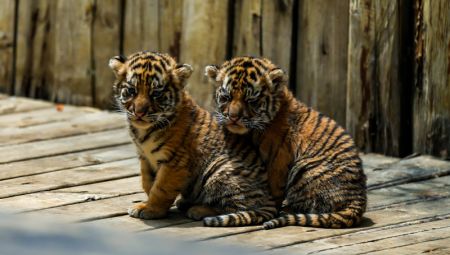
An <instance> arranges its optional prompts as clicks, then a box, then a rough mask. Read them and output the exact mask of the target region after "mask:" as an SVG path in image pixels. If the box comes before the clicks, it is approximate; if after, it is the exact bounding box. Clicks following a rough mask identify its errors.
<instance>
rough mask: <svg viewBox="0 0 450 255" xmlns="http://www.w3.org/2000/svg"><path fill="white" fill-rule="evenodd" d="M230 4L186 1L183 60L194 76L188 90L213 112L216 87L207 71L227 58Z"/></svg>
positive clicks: (200, 0)
mask: <svg viewBox="0 0 450 255" xmlns="http://www.w3.org/2000/svg"><path fill="white" fill-rule="evenodd" d="M227 13H228V1H212V0H208V1H204V0H185V1H184V5H183V33H182V42H181V48H182V52H181V57H180V60H181V61H182V62H184V63H188V64H191V65H192V66H193V68H194V73H193V74H192V76H191V78H190V79H189V81H188V85H187V89H188V90H189V92H190V93H191V94H192V95H193V97H194V99H195V100H196V101H197V103H199V104H200V105H201V106H203V107H206V108H207V109H208V110H212V97H213V90H214V88H213V87H212V86H210V85H209V84H208V83H207V79H206V77H205V76H204V72H203V70H204V68H205V66H206V65H208V64H217V63H221V62H222V61H224V59H225V57H226V42H227V32H226V31H227Z"/></svg>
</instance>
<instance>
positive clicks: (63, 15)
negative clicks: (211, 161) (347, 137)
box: [0, 0, 450, 158]
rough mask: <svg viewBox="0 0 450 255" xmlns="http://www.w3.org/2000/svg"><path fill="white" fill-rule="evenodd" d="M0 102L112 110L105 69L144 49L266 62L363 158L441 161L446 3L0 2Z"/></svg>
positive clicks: (446, 120)
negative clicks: (420, 156) (4, 98)
mask: <svg viewBox="0 0 450 255" xmlns="http://www.w3.org/2000/svg"><path fill="white" fill-rule="evenodd" d="M0 3H1V7H0V52H1V55H0V92H6V93H10V94H15V95H20V96H29V97H36V98H44V99H47V100H51V101H57V102H64V103H71V104H77V105H93V106H97V107H101V108H109V107H111V85H112V80H113V76H112V74H111V72H110V70H109V69H108V67H107V61H108V59H109V58H110V57H111V56H113V55H117V54H119V53H123V54H130V53H132V52H135V51H138V50H142V49H149V50H157V51H162V52H168V53H170V54H171V55H173V56H175V57H176V58H177V59H179V60H180V61H182V62H186V63H190V64H192V65H193V66H194V68H195V72H194V74H193V77H192V78H191V79H190V82H189V85H188V88H189V90H190V91H191V93H192V94H193V95H194V97H195V98H196V99H197V100H198V102H200V103H201V104H202V105H204V106H206V107H211V97H212V89H213V88H212V87H211V86H209V85H208V84H207V82H206V79H205V78H204V77H203V68H204V66H205V65H206V64H211V63H217V64H218V63H221V62H222V61H223V60H225V59H228V58H230V57H232V56H237V55H256V56H261V55H262V56H265V57H268V58H270V59H272V60H273V61H274V62H275V63H277V64H278V65H279V66H281V67H282V68H284V69H285V70H287V71H288V72H289V73H290V85H291V88H292V89H293V90H294V91H295V92H296V94H297V96H298V98H299V99H300V100H303V101H305V102H306V103H308V104H309V105H312V106H313V107H315V108H317V109H319V110H320V111H322V112H324V113H325V114H327V115H330V116H331V117H333V118H335V119H336V120H337V121H338V122H339V123H341V124H342V125H344V126H346V127H347V129H348V130H349V132H350V133H351V134H352V135H353V137H354V138H355V140H356V142H357V144H358V145H359V146H360V148H361V149H362V150H363V151H375V152H383V153H386V154H389V155H399V156H405V155H409V154H411V153H413V152H419V153H427V154H434V155H438V156H441V157H445V158H448V157H449V151H450V1H448V0H404V1H402V0H303V1H295V0H220V1H219V0H216V1H213V0H57V1H55V0H0Z"/></svg>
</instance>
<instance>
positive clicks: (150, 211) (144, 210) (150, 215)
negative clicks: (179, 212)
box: [128, 203, 167, 220]
mask: <svg viewBox="0 0 450 255" xmlns="http://www.w3.org/2000/svg"><path fill="white" fill-rule="evenodd" d="M128 215H130V216H131V217H134V218H139V219H144V220H151V219H159V218H163V217H165V216H166V215H167V212H166V211H165V210H157V209H155V208H153V207H151V206H148V205H147V204H146V203H139V204H136V205H134V206H133V207H130V208H129V209H128Z"/></svg>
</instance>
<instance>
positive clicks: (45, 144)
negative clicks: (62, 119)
mask: <svg viewBox="0 0 450 255" xmlns="http://www.w3.org/2000/svg"><path fill="white" fill-rule="evenodd" d="M129 142H130V138H129V135H128V132H127V131H126V130H125V129H124V130H112V131H105V132H100V133H95V134H87V135H79V136H72V137H66V138H57V139H53V140H51V141H38V142H31V143H26V144H16V145H11V146H8V147H0V155H2V157H1V158H0V164H2V163H11V162H16V161H21V160H29V159H34V158H39V157H48V156H56V155H61V154H65V153H69V152H79V151H83V150H89V149H95V148H102V147H108V146H114V145H122V144H126V143H129ZM25 151H26V152H27V153H23V152H25Z"/></svg>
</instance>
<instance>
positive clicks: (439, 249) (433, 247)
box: [370, 236, 450, 255]
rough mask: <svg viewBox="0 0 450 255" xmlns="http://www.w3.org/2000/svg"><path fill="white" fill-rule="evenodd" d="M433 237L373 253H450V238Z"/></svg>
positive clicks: (400, 254) (404, 254) (442, 254)
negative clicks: (428, 239)
mask: <svg viewBox="0 0 450 255" xmlns="http://www.w3.org/2000/svg"><path fill="white" fill-rule="evenodd" d="M434 239H435V240H433V239H431V240H430V241H426V242H421V243H412V244H411V245H406V246H400V247H396V248H393V249H389V250H387V251H385V250H381V251H376V252H372V253H370V254H373V255H384V254H386V252H389V253H391V254H398V255H410V254H433V255H448V254H450V247H449V243H450V238H442V239H440V238H439V236H437V237H435V238H434Z"/></svg>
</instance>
